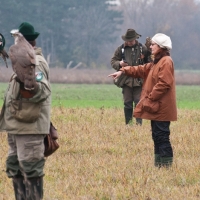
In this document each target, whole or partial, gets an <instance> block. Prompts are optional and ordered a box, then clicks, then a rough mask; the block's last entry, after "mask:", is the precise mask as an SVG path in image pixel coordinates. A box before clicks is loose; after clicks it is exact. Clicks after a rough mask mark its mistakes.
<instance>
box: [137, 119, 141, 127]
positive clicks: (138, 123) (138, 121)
mask: <svg viewBox="0 0 200 200" xmlns="http://www.w3.org/2000/svg"><path fill="white" fill-rule="evenodd" d="M136 125H140V126H142V119H141V118H136Z"/></svg>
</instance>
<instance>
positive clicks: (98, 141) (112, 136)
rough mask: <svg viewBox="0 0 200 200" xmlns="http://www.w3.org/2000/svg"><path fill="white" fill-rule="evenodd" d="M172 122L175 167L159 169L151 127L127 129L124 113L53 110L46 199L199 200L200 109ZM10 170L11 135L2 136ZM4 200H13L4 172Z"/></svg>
mask: <svg viewBox="0 0 200 200" xmlns="http://www.w3.org/2000/svg"><path fill="white" fill-rule="evenodd" d="M178 113H179V114H178V116H179V120H178V121H177V122H172V124H171V142H172V145H173V149H174V164H173V167H172V168H171V169H169V170H166V169H157V168H155V167H154V164H153V162H154V160H153V159H154V157H153V156H154V154H153V142H152V139H151V131H150V123H149V121H147V120H145V121H144V122H143V125H142V126H141V127H140V126H135V125H133V126H125V125H124V117H123V113H122V109H114V108H112V109H104V108H101V109H97V108H79V109H78V108H77V109H72V108H62V107H60V108H53V110H52V121H53V122H54V124H55V125H56V126H57V128H58V131H59V144H60V148H59V150H58V151H57V152H56V153H55V154H54V155H52V156H50V157H49V158H47V160H46V166H45V177H44V190H45V191H44V199H46V200H68V199H69V200H79V199H80V200H86V199H87V200H93V199H95V200H99V199H101V200H109V199H110V200H118V199H120V200H128V199H131V200H140V199H141V200H143V199H145V200H155V199H156V200H166V199H168V200H180V199H186V200H190V199H191V200H195V199H199V198H200V189H199V188H200V187H199V186H200V182H199V180H200V170H199V163H200V159H199V152H200V145H199V137H200V136H199V132H200V110H196V111H195V110H192V111H191V110H178ZM0 141H1V152H2V153H1V155H0V158H1V159H0V167H1V169H5V160H6V154H7V142H6V134H5V133H3V134H1V135H0ZM0 199H6V200H12V199H14V196H13V190H12V183H11V180H10V179H8V178H7V177H6V174H5V172H4V171H3V172H2V175H1V180H0Z"/></svg>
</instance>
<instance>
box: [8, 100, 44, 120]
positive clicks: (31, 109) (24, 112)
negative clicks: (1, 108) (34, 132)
mask: <svg viewBox="0 0 200 200" xmlns="http://www.w3.org/2000/svg"><path fill="white" fill-rule="evenodd" d="M9 110H10V113H11V114H12V115H13V116H14V117H15V119H16V120H18V121H20V122H26V123H33V122H35V121H36V120H37V119H38V117H39V116H40V111H41V103H33V102H30V101H28V100H23V99H19V100H14V99H13V100H12V101H11V102H10V105H9Z"/></svg>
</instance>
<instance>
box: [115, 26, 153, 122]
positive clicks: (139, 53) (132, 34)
mask: <svg viewBox="0 0 200 200" xmlns="http://www.w3.org/2000/svg"><path fill="white" fill-rule="evenodd" d="M139 37H141V35H139V34H138V33H137V32H136V31H135V30H134V29H128V30H127V31H126V34H125V35H122V39H123V40H124V43H123V44H122V45H120V46H119V47H118V48H117V49H116V50H115V53H114V55H113V57H112V59H111V66H112V67H113V68H114V69H115V70H117V71H118V70H119V69H120V68H121V67H125V66H137V65H141V64H144V63H147V62H148V61H149V59H148V58H149V55H150V54H151V53H150V52H149V51H148V50H147V48H146V46H145V45H142V44H141V43H139V42H138V40H137V39H138V38H139ZM142 82H143V81H142V79H138V78H132V77H128V76H126V75H123V76H121V77H120V78H119V79H117V80H115V82H114V83H115V84H116V85H117V86H118V87H121V88H122V94H123V99H124V115H125V122H126V124H129V123H130V122H131V121H132V116H133V103H134V107H135V106H136V105H137V103H138V102H139V100H140V94H141V91H142ZM136 124H139V125H142V119H140V118H137V119H136Z"/></svg>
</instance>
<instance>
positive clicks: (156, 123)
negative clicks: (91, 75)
mask: <svg viewBox="0 0 200 200" xmlns="http://www.w3.org/2000/svg"><path fill="white" fill-rule="evenodd" d="M150 48H151V53H152V56H153V61H152V62H150V63H147V64H144V65H139V66H134V67H132V66H126V67H122V68H121V69H120V71H118V72H115V73H113V74H110V75H109V77H113V78H114V79H117V78H118V77H119V76H120V75H121V74H122V73H124V74H126V75H128V76H132V77H135V78H139V77H140V78H143V79H144V83H143V87H142V93H141V97H140V101H139V103H138V104H137V106H136V108H135V110H134V117H136V118H142V119H148V120H151V131H152V138H153V141H154V153H155V166H157V167H162V166H171V164H172V162H173V149H172V146H171V143H170V137H169V136H170V121H176V120H177V107H176V91H175V78H174V64H173V60H172V58H171V57H170V50H171V49H172V42H171V39H170V37H168V36H167V35H165V34H163V33H157V34H156V35H154V36H153V38H152V40H151V46H150Z"/></svg>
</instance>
